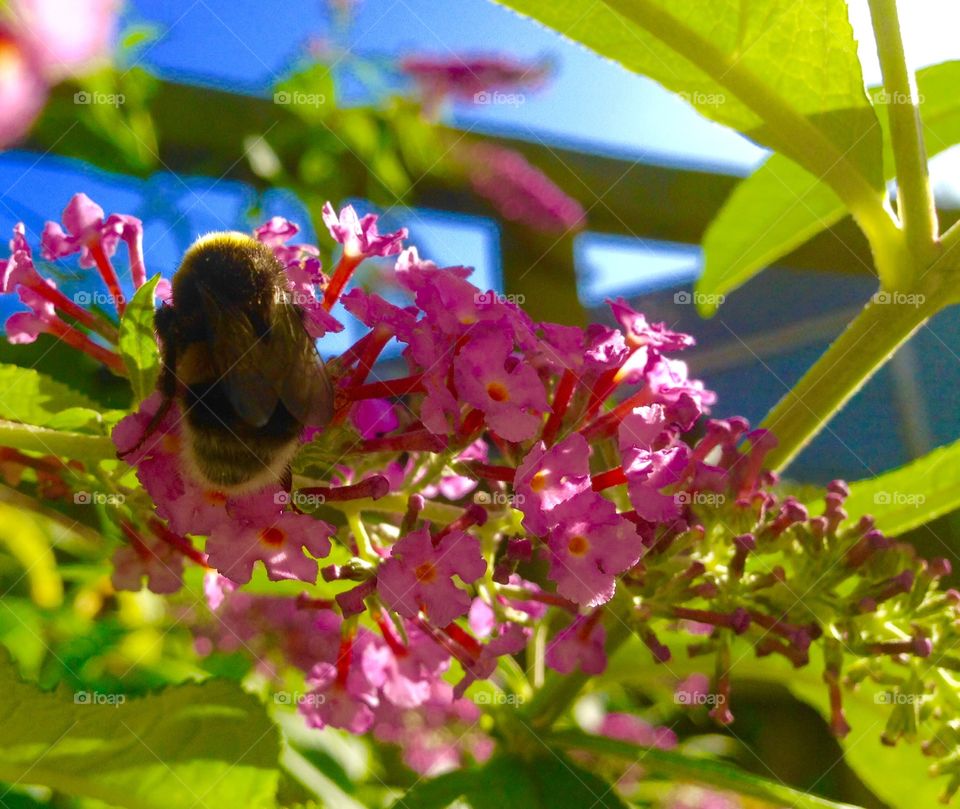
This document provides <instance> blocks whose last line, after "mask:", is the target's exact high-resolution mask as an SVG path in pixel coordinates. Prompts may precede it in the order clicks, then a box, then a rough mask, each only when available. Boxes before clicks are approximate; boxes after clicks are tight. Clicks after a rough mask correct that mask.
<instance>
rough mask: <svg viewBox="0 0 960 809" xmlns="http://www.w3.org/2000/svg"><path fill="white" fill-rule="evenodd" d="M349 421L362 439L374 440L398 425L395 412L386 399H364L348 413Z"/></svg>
mask: <svg viewBox="0 0 960 809" xmlns="http://www.w3.org/2000/svg"><path fill="white" fill-rule="evenodd" d="M350 420H351V421H352V422H353V426H354V427H356V428H357V432H359V433H360V435H361V436H362V437H363V438H375V437H376V436H378V435H383V434H384V433H389V432H392V431H393V430H395V429H397V427H398V426H399V425H400V421H399V419H397V411H396V410H395V409H394V407H393V405H392V404H390V402H388V401H387V400H386V399H364V400H363V401H361V402H357V404H356V405H354V407H353V409H352V410H351V411H350Z"/></svg>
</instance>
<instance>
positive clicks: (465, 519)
mask: <svg viewBox="0 0 960 809" xmlns="http://www.w3.org/2000/svg"><path fill="white" fill-rule="evenodd" d="M486 521H487V511H486V509H485V508H483V506H478V505H477V504H476V503H473V504H471V505H470V506H468V507H467V508H466V509H464V512H463V514H461V515H460V516H459V517H457V519H455V520H454V521H453V522H451V523H449V524H448V525H446V526H444V527H443V528H441V529H440V530H439V531H437V533H436V534H434V535H433V537H432V541H433V546H434V547H436V546H437V545H439V544H440V540H442V539H443V538H444V537H445V536H446V535H447V534H449V533H450V532H451V531H466V530H467V529H468V528H470V527H471V526H473V525H483V524H484V523H485V522H486Z"/></svg>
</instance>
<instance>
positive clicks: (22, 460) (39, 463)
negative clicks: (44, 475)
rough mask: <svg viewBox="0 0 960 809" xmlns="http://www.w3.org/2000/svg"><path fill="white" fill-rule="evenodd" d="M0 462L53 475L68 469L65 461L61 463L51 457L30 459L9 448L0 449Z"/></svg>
mask: <svg viewBox="0 0 960 809" xmlns="http://www.w3.org/2000/svg"><path fill="white" fill-rule="evenodd" d="M0 462H5V463H16V464H20V465H21V466H29V467H30V468H31V469H36V470H37V471H39V472H49V473H50V474H53V475H56V474H59V473H60V472H62V471H63V470H64V469H69V467H68V466H67V463H66V461H61V460H60V459H59V458H54V457H53V456H46V457H43V458H31V457H30V456H29V455H24V454H23V453H22V452H20V451H19V450H16V449H11V448H10V447H0Z"/></svg>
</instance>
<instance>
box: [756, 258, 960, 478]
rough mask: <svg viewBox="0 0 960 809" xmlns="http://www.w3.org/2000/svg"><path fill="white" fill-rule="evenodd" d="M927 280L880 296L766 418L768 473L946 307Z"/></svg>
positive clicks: (785, 461)
mask: <svg viewBox="0 0 960 809" xmlns="http://www.w3.org/2000/svg"><path fill="white" fill-rule="evenodd" d="M927 281H928V283H926V284H925V285H923V286H922V287H921V288H920V291H918V292H916V293H909V294H908V293H900V292H882V293H878V294H877V295H876V296H875V297H874V298H873V300H871V301H870V303H868V304H867V305H866V307H864V309H863V311H861V312H860V314H859V315H857V317H855V318H854V319H853V320H852V321H851V322H850V324H849V325H848V326H847V328H846V329H845V330H844V331H843V333H842V334H841V335H840V336H839V337H838V338H837V339H836V340H835V341H834V342H833V343H832V344H831V345H830V348H828V349H827V351H826V352H825V353H824V354H823V355H821V357H820V358H819V359H818V360H817V361H816V363H814V365H813V367H811V368H810V370H808V371H807V372H806V373H805V374H804V375H803V378H802V379H801V380H800V381H799V382H798V383H797V384H796V385H795V386H794V388H793V389H792V390H791V391H790V392H789V393H787V394H786V395H785V396H784V397H783V398H782V399H781V400H780V401H779V402H778V403H777V405H776V406H775V407H774V408H773V409H772V410H771V411H770V412H769V413H768V414H767V417H766V419H764V421H763V424H762V425H761V426H763V427H765V428H766V429H768V430H770V431H771V432H772V433H773V434H774V435H775V436H776V437H777V442H778V443H777V447H776V448H775V449H774V450H773V452H771V454H770V455H769V456H768V458H767V462H768V464H769V466H770V468H771V469H774V470H781V469H783V468H784V467H785V466H787V464H789V463H790V461H791V460H792V459H793V458H794V457H795V456H796V455H797V453H799V452H800V450H802V449H803V448H804V447H805V446H806V445H807V444H808V443H809V442H810V440H811V439H812V438H813V437H814V436H815V435H817V433H819V432H820V430H821V429H823V427H824V425H825V424H826V423H827V422H828V421H829V420H830V419H831V418H832V416H833V415H834V414H835V413H836V412H837V411H838V410H840V408H842V407H843V406H844V405H845V404H846V403H847V401H848V400H849V399H850V397H851V396H853V395H854V394H855V393H856V392H857V391H858V390H860V388H861V387H862V386H863V385H864V383H865V382H866V381H867V380H868V379H870V377H872V376H873V375H874V373H876V371H877V370H878V369H879V368H880V367H881V366H882V365H883V364H884V362H886V361H887V359H888V358H889V357H890V355H891V354H893V352H894V351H896V349H897V347H898V346H900V344H901V343H903V342H904V341H905V340H907V339H908V338H909V337H910V335H912V334H913V333H914V332H915V331H916V330H917V329H918V328H919V327H920V326H921V325H922V324H923V323H924V322H926V320H927V319H928V318H929V317H931V316H932V315H934V314H935V313H936V312H937V311H939V309H940V308H942V307H943V306H944V305H946V304H947V302H948V301H947V300H945V296H944V294H943V292H941V291H940V290H939V286H940V285H939V283H938V281H939V279H938V278H937V277H936V276H935V275H934V274H932V273H931V275H930V276H928V278H927ZM898 301H899V302H898Z"/></svg>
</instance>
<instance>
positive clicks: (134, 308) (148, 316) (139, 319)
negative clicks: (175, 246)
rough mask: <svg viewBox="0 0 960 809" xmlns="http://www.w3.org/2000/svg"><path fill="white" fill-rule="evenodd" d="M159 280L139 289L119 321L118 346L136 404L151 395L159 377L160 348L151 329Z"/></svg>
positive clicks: (150, 281) (158, 278)
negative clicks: (128, 375)
mask: <svg viewBox="0 0 960 809" xmlns="http://www.w3.org/2000/svg"><path fill="white" fill-rule="evenodd" d="M159 280H160V276H159V274H158V275H155V276H154V277H153V278H151V279H150V280H149V281H147V283H145V284H144V285H143V286H142V287H140V289H138V290H137V292H136V294H135V295H134V296H133V300H131V301H130V303H129V304H127V308H126V310H125V311H124V313H123V317H122V318H121V319H120V341H119V344H118V347H119V349H120V356H121V357H122V358H123V363H124V365H126V367H127V372H128V373H129V374H130V385H131V387H132V388H133V395H134V396H135V397H136V401H137V402H138V403H139V402H142V401H143V400H144V399H146V398H147V397H148V396H149V395H150V394H151V393H153V391H154V389H155V388H156V387H157V377H158V376H159V375H160V349H159V347H158V346H157V337H156V334H155V332H154V328H153V318H154V313H155V309H154V297H155V294H156V289H157V282H158V281H159Z"/></svg>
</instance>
